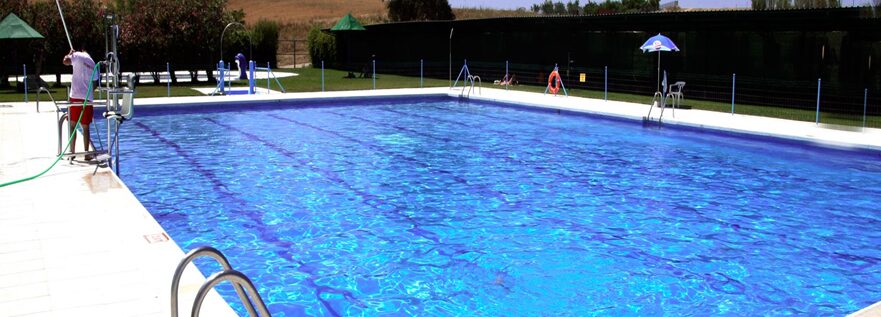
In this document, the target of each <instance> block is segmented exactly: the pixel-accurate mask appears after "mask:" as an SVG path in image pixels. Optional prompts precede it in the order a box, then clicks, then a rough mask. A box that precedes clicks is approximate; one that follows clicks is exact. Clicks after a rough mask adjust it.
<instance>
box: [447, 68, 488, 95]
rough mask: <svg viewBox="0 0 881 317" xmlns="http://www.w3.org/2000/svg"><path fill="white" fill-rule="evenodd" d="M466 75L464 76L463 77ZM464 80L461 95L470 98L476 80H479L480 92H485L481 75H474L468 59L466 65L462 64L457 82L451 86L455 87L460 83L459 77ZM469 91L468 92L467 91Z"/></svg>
mask: <svg viewBox="0 0 881 317" xmlns="http://www.w3.org/2000/svg"><path fill="white" fill-rule="evenodd" d="M463 75H464V77H463ZM460 78H463V80H462V91H461V92H460V93H459V97H460V98H462V97H465V98H469V97H471V92H472V91H474V82H475V81H477V88H478V91H477V93H478V94H481V93H483V82H482V81H481V80H480V76H476V75H472V74H471V71H470V70H469V69H468V60H467V59H466V60H465V65H464V66H462V70H460V71H459V75H458V76H456V82H455V83H453V85H452V86H451V87H450V89H453V88H454V87H456V86H458V85H459V79H460ZM466 91H467V93H466Z"/></svg>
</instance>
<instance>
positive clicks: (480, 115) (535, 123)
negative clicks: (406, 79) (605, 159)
mask: <svg viewBox="0 0 881 317" xmlns="http://www.w3.org/2000/svg"><path fill="white" fill-rule="evenodd" d="M428 107H431V108H435V109H438V110H443V111H453V112H458V113H465V114H470V115H475V116H479V117H484V118H490V119H496V120H501V121H507V122H513V123H520V124H525V125H531V126H539V127H543V128H547V129H551V130H556V131H561V132H569V133H573V134H578V135H581V136H586V137H590V136H593V135H591V134H590V133H586V132H584V131H581V130H576V129H571V128H563V127H558V126H553V125H547V124H541V123H539V122H534V121H527V120H519V119H513V118H506V117H497V116H493V115H489V114H485V113H476V112H469V111H465V110H461V109H455V108H444V107H440V106H428Z"/></svg>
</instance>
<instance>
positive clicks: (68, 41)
mask: <svg viewBox="0 0 881 317" xmlns="http://www.w3.org/2000/svg"><path fill="white" fill-rule="evenodd" d="M55 5H56V6H58V15H60V16H61V25H62V26H64V35H67V44H68V45H70V50H71V51H72V50H73V42H71V41H70V33H69V32H67V22H64V12H61V3H60V2H58V0H55Z"/></svg>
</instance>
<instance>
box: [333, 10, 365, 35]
mask: <svg viewBox="0 0 881 317" xmlns="http://www.w3.org/2000/svg"><path fill="white" fill-rule="evenodd" d="M330 30H331V31H364V30H365V28H364V26H363V25H361V22H358V20H357V19H355V17H353V16H352V14H351V13H349V14H346V16H344V17H343V18H342V19H340V21H339V22H337V23H336V25H334V26H333V27H332V28H330Z"/></svg>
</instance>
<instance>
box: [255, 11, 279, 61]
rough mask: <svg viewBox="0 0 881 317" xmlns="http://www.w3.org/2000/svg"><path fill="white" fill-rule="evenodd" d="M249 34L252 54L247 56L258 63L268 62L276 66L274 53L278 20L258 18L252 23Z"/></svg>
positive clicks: (275, 50)
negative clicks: (252, 49) (252, 43)
mask: <svg viewBox="0 0 881 317" xmlns="http://www.w3.org/2000/svg"><path fill="white" fill-rule="evenodd" d="M251 34H252V35H251V37H252V39H253V41H254V56H253V57H251V56H249V58H251V59H253V60H255V61H257V62H258V63H259V64H263V63H265V62H269V63H271V64H272V65H273V66H276V67H277V66H278V65H276V64H277V60H276V57H275V54H276V53H277V51H278V22H275V21H269V20H263V19H260V21H257V23H256V24H254V27H253V28H252V30H251Z"/></svg>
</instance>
